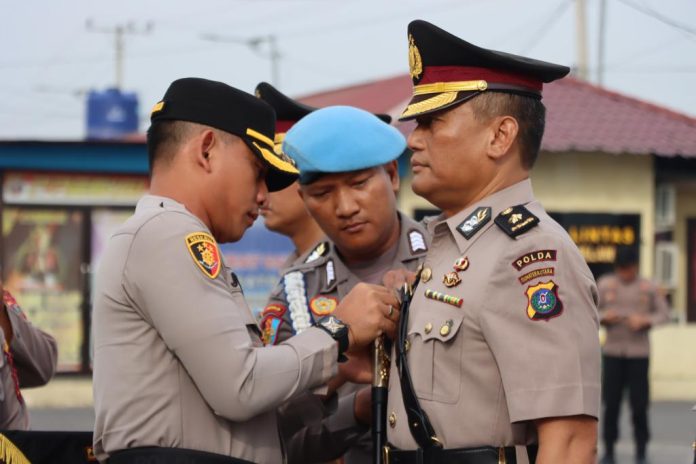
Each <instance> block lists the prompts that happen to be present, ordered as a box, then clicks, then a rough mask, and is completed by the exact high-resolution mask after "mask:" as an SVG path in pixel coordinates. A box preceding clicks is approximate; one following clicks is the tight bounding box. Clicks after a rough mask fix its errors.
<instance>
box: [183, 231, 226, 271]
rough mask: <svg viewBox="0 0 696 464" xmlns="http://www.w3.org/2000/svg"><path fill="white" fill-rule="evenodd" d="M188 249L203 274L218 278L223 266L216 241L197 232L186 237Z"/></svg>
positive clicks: (205, 234) (207, 235)
mask: <svg viewBox="0 0 696 464" xmlns="http://www.w3.org/2000/svg"><path fill="white" fill-rule="evenodd" d="M186 247H187V248H188V251H189V253H191V257H193V261H194V262H195V263H196V264H197V265H198V268H199V269H200V270H201V271H202V272H203V274H205V275H206V276H208V277H210V278H211V279H215V278H217V276H218V274H220V268H221V267H222V266H221V263H220V251H219V250H218V247H217V243H216V242H215V239H214V238H213V237H212V236H211V235H210V234H207V233H205V232H195V233H193V234H188V235H187V236H186Z"/></svg>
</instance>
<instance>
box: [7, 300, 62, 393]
mask: <svg viewBox="0 0 696 464" xmlns="http://www.w3.org/2000/svg"><path fill="white" fill-rule="evenodd" d="M7 314H8V316H9V318H10V323H11V324H12V331H13V332H14V337H13V338H12V343H11V344H10V350H11V351H12V356H13V359H14V363H15V368H16V369H17V376H18V377H19V385H20V387H22V388H27V387H39V386H41V385H45V384H47V383H48V381H49V380H51V378H52V377H53V375H54V374H55V372H56V364H57V362H58V348H57V346H56V340H55V339H54V338H53V337H52V336H50V335H49V334H47V333H46V332H44V331H42V330H40V329H39V328H37V327H35V326H34V325H32V324H31V322H29V321H28V320H27V319H26V318H25V317H24V315H23V314H22V313H21V310H19V309H18V308H17V309H16V310H13V309H12V308H8V309H7Z"/></svg>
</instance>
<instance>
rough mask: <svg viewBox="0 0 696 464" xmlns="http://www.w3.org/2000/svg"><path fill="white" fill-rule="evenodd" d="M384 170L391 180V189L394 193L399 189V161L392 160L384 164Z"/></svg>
mask: <svg viewBox="0 0 696 464" xmlns="http://www.w3.org/2000/svg"><path fill="white" fill-rule="evenodd" d="M384 171H385V172H386V173H387V175H388V176H389V180H390V181H391V185H392V190H393V191H394V193H396V192H398V191H399V185H400V183H401V182H400V179H399V161H398V160H393V161H390V162H388V163H386V164H385V165H384Z"/></svg>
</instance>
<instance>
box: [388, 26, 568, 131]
mask: <svg viewBox="0 0 696 464" xmlns="http://www.w3.org/2000/svg"><path fill="white" fill-rule="evenodd" d="M408 64H409V72H410V74H411V78H412V79H413V97H412V98H411V101H410V102H409V104H408V106H407V107H406V109H405V110H404V111H403V113H402V114H401V117H400V118H399V119H400V120H402V121H404V120H408V119H413V118H416V117H418V116H421V115H424V114H428V113H433V112H435V111H441V110H444V109H447V108H451V107H453V106H456V105H458V104H460V103H463V102H465V101H466V100H468V99H470V98H472V97H474V96H476V95H478V94H480V93H482V92H489V91H493V92H505V93H513V94H517V95H524V96H529V97H532V98H537V99H541V92H542V88H543V84H545V83H549V82H552V81H555V80H556V79H560V78H562V77H564V76H565V75H567V74H568V73H569V72H570V68H568V67H567V66H561V65H557V64H553V63H547V62H545V61H539V60H534V59H532V58H526V57H523V56H517V55H512V54H510V53H505V52H499V51H495V50H488V49H485V48H481V47H477V46H476V45H473V44H471V43H469V42H467V41H465V40H462V39H460V38H459V37H456V36H454V35H452V34H450V33H449V32H447V31H445V30H443V29H440V28H439V27H437V26H435V25H433V24H430V23H428V22H426V21H422V20H416V21H412V22H411V23H410V24H409V25H408Z"/></svg>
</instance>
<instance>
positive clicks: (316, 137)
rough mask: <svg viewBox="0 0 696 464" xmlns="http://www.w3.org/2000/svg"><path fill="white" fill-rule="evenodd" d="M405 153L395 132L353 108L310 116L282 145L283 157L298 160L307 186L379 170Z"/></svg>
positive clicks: (403, 143)
mask: <svg viewBox="0 0 696 464" xmlns="http://www.w3.org/2000/svg"><path fill="white" fill-rule="evenodd" d="M405 149H406V139H405V138H404V136H403V135H401V132H399V131H398V130H397V129H396V128H394V127H392V126H390V125H389V124H386V123H384V122H382V121H381V120H380V119H379V118H378V117H377V116H375V115H374V114H372V113H369V112H367V111H364V110H361V109H358V108H353V107H351V106H329V107H326V108H322V109H319V110H317V111H314V112H312V113H310V114H308V115H307V116H305V117H303V118H302V119H300V121H299V122H298V123H297V124H295V125H294V126H293V127H292V128H291V129H290V130H289V131H288V133H287V134H286V135H285V140H284V141H283V153H285V154H286V155H288V156H289V157H290V158H292V159H293V160H295V163H296V164H297V168H298V169H299V171H300V182H301V183H304V184H306V183H309V182H311V181H312V180H314V179H316V178H317V177H318V176H320V175H321V174H327V173H336V172H350V171H358V170H360V169H367V168H372V167H375V166H380V165H382V164H384V163H388V162H389V161H393V160H395V159H396V158H398V157H399V155H401V154H402V153H403V152H404V150H405Z"/></svg>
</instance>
